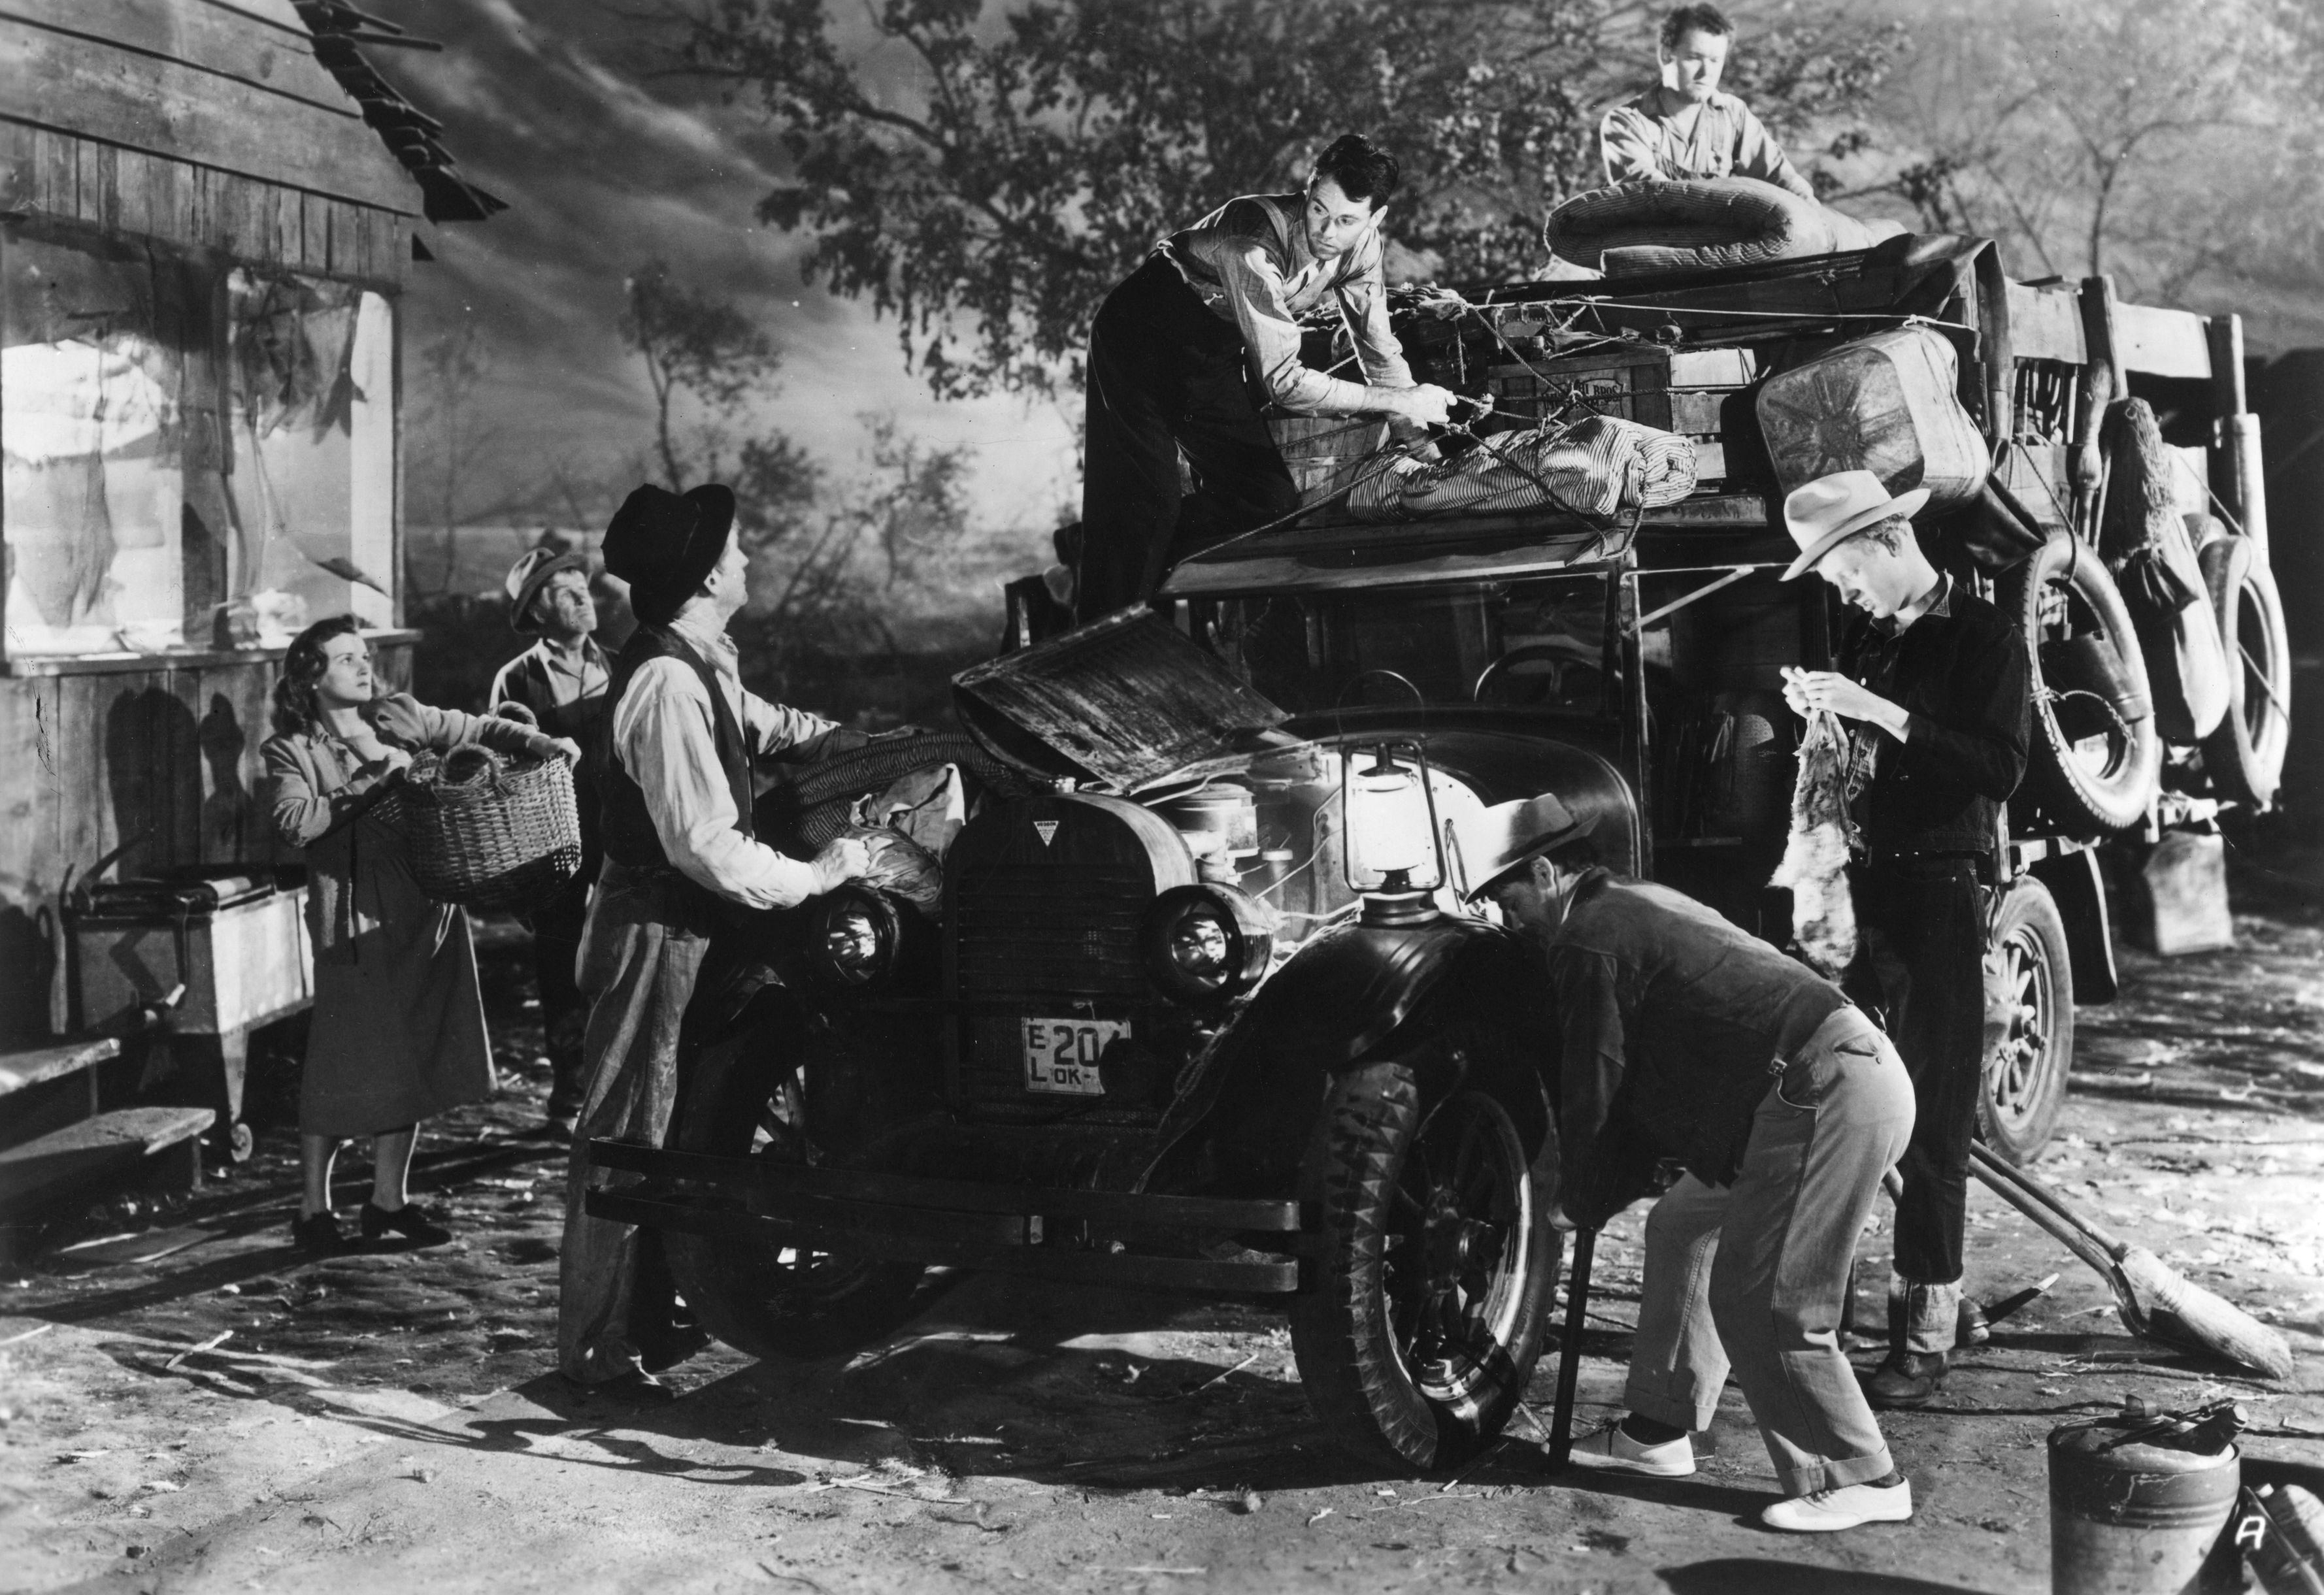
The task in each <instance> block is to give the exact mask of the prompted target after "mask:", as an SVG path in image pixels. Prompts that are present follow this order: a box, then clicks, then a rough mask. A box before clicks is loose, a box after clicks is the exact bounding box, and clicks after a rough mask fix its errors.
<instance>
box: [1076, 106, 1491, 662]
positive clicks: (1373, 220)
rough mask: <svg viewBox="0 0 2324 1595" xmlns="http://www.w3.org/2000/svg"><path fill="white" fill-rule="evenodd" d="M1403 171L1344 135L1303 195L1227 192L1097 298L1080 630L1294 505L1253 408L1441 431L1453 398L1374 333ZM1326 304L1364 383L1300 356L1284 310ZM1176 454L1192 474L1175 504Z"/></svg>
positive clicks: (1293, 317)
mask: <svg viewBox="0 0 2324 1595" xmlns="http://www.w3.org/2000/svg"><path fill="white" fill-rule="evenodd" d="M1401 175H1402V173H1401V169H1400V168H1398V166H1397V161H1396V158H1395V157H1394V156H1392V155H1389V154H1388V153H1387V152H1385V151H1382V150H1379V149H1376V148H1374V147H1373V145H1372V143H1371V141H1370V140H1369V139H1367V138H1365V137H1364V136H1363V135H1362V134H1352V133H1351V134H1345V135H1343V136H1342V137H1340V138H1338V139H1335V140H1333V143H1332V145H1331V147H1330V148H1328V149H1326V150H1325V151H1324V152H1323V154H1322V155H1321V156H1319V157H1318V158H1317V159H1316V161H1315V168H1314V171H1313V172H1312V173H1311V174H1310V175H1309V177H1308V179H1307V186H1306V188H1305V189H1304V190H1302V191H1301V192H1298V193H1295V194H1248V195H1245V196H1244V197H1243V198H1240V199H1231V200H1229V201H1228V202H1227V203H1226V204H1225V205H1224V206H1222V207H1220V208H1219V209H1217V210H1214V211H1213V212H1212V213H1211V214H1210V215H1208V216H1206V217H1203V219H1202V220H1200V221H1198V222H1196V223H1195V224H1194V226H1191V227H1188V228H1186V229H1185V230H1184V231H1183V232H1178V233H1174V234H1172V235H1170V236H1169V237H1167V238H1166V239H1164V240H1163V241H1162V242H1161V243H1160V244H1157V245H1156V246H1155V249H1154V253H1153V254H1150V255H1148V257H1147V259H1146V263H1145V264H1144V265H1142V266H1140V267H1139V269H1138V270H1137V271H1136V272H1132V273H1131V274H1130V277H1129V279H1128V280H1127V281H1123V282H1122V283H1121V284H1120V286H1119V287H1117V288H1116V289H1115V290H1113V291H1112V292H1111V293H1110V294H1108V295H1107V296H1106V300H1105V304H1104V305H1103V306H1102V308H1101V309H1099V311H1098V313H1097V319H1096V321H1095V322H1094V323H1093V325H1092V327H1091V328H1090V355H1089V428H1088V443H1087V451H1088V458H1087V463H1086V467H1085V471H1084V477H1083V486H1082V526H1083V533H1082V538H1083V541H1082V552H1081V563H1080V572H1079V580H1078V583H1077V586H1076V594H1075V603H1074V611H1075V613H1076V614H1077V615H1078V616H1079V617H1080V618H1081V619H1082V620H1083V621H1091V620H1094V619H1096V618H1097V617H1098V616H1099V615H1102V614H1106V613H1110V612H1111V611H1113V610H1116V609H1120V608H1121V607H1122V606H1123V605H1125V604H1136V603H1139V602H1141V601H1143V600H1144V599H1146V598H1148V597H1149V596H1151V595H1152V594H1153V592H1154V589H1155V588H1156V587H1157V585H1160V583H1161V580H1162V577H1163V575H1164V573H1165V572H1167V570H1168V569H1169V568H1170V567H1171V566H1173V565H1175V564H1176V563H1177V561H1178V560H1179V559H1181V558H1185V556H1186V555H1187V554H1189V553H1192V552H1194V551H1195V550H1197V549H1205V548H1208V547H1210V546H1212V545H1213V544H1214V543H1217V542H1220V541H1222V539H1226V538H1229V537H1231V536H1234V535H1235V534H1237V533H1239V532H1243V531H1248V530H1251V529H1252V528H1254V527H1258V526H1264V525H1266V524H1267V523H1268V522H1269V521H1274V520H1277V519H1278V518H1279V517H1281V516H1284V515H1287V514H1289V513H1291V512H1293V511H1295V510H1296V509H1297V508H1298V507H1299V492H1298V489H1297V488H1296V486H1295V485H1294V484H1293V483H1292V480H1291V473H1290V471H1289V470H1288V469H1287V468H1286V466H1284V463H1283V456H1282V455H1281V453H1280V452H1278V451H1277V448H1276V446H1275V442H1274V440H1273V438H1270V437H1269V436H1268V429H1267V423H1266V421H1264V420H1263V419H1260V417H1259V405H1260V404H1261V403H1263V402H1268V401H1272V402H1273V403H1275V404H1277V405H1279V406H1281V407H1282V408H1283V409H1284V410H1288V411H1290V412H1291V413H1293V414H1295V415H1362V414H1381V415H1388V416H1391V417H1394V418H1396V419H1397V421H1398V422H1399V423H1401V424H1403V425H1406V426H1438V425H1442V424H1443V422H1444V420H1445V419H1446V407H1447V406H1448V405H1450V404H1451V403H1452V394H1451V393H1449V392H1446V391H1445V390H1444V389H1443V388H1439V387H1434V386H1430V385H1427V384H1421V385H1417V386H1416V385H1415V384H1414V383H1413V380H1412V373H1411V371H1410V369H1409V368H1408V367H1406V364H1405V362H1404V351H1403V348H1402V346H1400V345H1399V344H1398V343H1397V338H1396V335H1395V334H1394V333H1392V332H1390V331H1389V330H1388V288H1387V283H1386V281H1385V280H1384V279H1383V277H1382V274H1381V266H1380V252H1381V244H1380V218H1381V216H1382V214H1383V211H1384V208H1385V207H1386V206H1387V204H1388V196H1389V195H1390V194H1392V193H1394V192H1395V191H1396V187H1397V180H1398V179H1399V178H1400V177H1401ZM1327 297H1328V298H1329V299H1331V300H1334V301H1336V303H1337V304H1338V306H1339V310H1340V318H1341V321H1342V324H1343V325H1344V326H1345V327H1346V328H1347V331H1348V335H1349V337H1351V339H1352V340H1353V341H1354V344H1355V354H1356V359H1357V362H1358V364H1360V366H1361V368H1362V372H1363V379H1364V380H1363V381H1361V382H1348V381H1346V380H1344V379H1342V378H1340V377H1335V376H1331V375H1328V374H1326V373H1323V372H1320V371H1314V370H1310V369H1308V368H1307V367H1305V366H1304V365H1302V364H1300V361H1299V339H1300V327H1299V323H1298V320H1297V318H1298V317H1299V316H1301V315H1302V314H1304V313H1305V312H1306V311H1308V310H1311V309H1314V308H1315V307H1316V306H1317V305H1319V304H1322V303H1323V302H1324V300H1326V298H1327ZM1255 387H1256V389H1258V390H1259V392H1257V393H1254V388H1255ZM1181 449H1184V450H1185V455H1186V458H1187V459H1188V460H1189V461H1190V462H1192V464H1193V466H1194V475H1195V487H1194V493H1192V494H1190V495H1188V496H1187V497H1186V499H1185V502H1183V503H1182V502H1180V500H1179V494H1178V454H1179V451H1180V450H1181Z"/></svg>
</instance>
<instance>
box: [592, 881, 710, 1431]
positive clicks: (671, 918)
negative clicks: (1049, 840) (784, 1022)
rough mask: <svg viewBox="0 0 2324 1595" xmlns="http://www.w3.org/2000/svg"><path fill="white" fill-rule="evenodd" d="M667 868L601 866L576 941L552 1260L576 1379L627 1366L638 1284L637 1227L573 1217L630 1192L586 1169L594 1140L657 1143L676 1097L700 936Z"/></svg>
mask: <svg viewBox="0 0 2324 1595" xmlns="http://www.w3.org/2000/svg"><path fill="white" fill-rule="evenodd" d="M675 890H676V889H675V888H674V887H673V886H672V884H671V877H670V872H669V871H650V870H636V869H632V868H630V867H629V866H626V865H623V864H618V863H615V862H613V861H611V860H608V861H606V864H605V868H604V874H603V876H602V877H601V878H600V880H599V883H598V889H597V896H596V899H595V902H593V903H592V904H591V905H590V909H589V924H588V929H587V930H586V933H585V934H584V936H583V939H582V945H581V970H580V974H581V981H580V986H581V994H582V995H583V996H584V997H586V999H587V1000H588V1001H589V1023H588V1028H586V1031H584V1033H583V1037H582V1048H583V1053H584V1056H586V1059H587V1064H588V1086H587V1094H586V1097H585V1099H584V1101H583V1102H582V1106H581V1124H580V1130H579V1133H578V1134H577V1135H576V1137H575V1140H574V1149H573V1159H572V1163H571V1165H570V1166H569V1168H568V1171H567V1176H566V1183H565V1241H564V1245H563V1248H562V1249H561V1251H560V1254H559V1256H558V1298H557V1360H558V1367H559V1368H561V1369H563V1370H564V1371H565V1372H566V1373H567V1375H569V1376H571V1377H572V1378H575V1379H577V1380H579V1381H580V1382H581V1383H583V1384H592V1385H594V1384H602V1383H604V1381H605V1380H608V1379H614V1378H621V1377H622V1375H623V1374H626V1373H631V1372H634V1371H637V1370H638V1369H640V1367H641V1364H640V1361H639V1357H638V1350H637V1347H636V1345H635V1344H634V1342H633V1341H632V1337H631V1326H630V1315H631V1307H632V1298H633V1296H634V1295H635V1293H636V1290H637V1285H638V1264H639V1257H638V1251H639V1239H638V1231H637V1226H635V1225H634V1224H624V1223H620V1222H615V1221H614V1220H612V1219H601V1218H595V1217H592V1216H591V1215H590V1214H588V1213H587V1212H584V1211H583V1210H582V1201H583V1196H584V1194H585V1193H586V1191H587V1190H589V1189H590V1188H591V1187H593V1186H594V1187H596V1188H600V1189H603V1188H605V1187H608V1186H619V1185H634V1184H636V1183H637V1177H638V1176H634V1175H615V1174H611V1173H608V1172H605V1171H603V1170H595V1169H591V1168H589V1167H588V1166H587V1165H586V1158H585V1157H584V1155H583V1151H582V1148H585V1147H586V1146H587V1144H588V1143H589V1141H590V1140H591V1139H599V1138H602V1139H608V1140H630V1141H639V1142H642V1143H643V1144H645V1145H647V1146H651V1147H659V1146H660V1145H661V1144H662V1141H663V1139H664V1137H665V1135H666V1134H667V1133H668V1131H669V1115H670V1109H671V1107H672V1106H673V1105H674V1103H675V1102H676V1101H677V1097H678V1033H679V1029H680V1027H681V1026H682V1025H683V1023H684V1021H685V1019H686V1005H687V1001H688V1000H690V999H691V998H692V997H693V995H694V981H695V976H696V973H698V972H699V971H700V969H701V967H702V957H703V954H704V953H705V952H706V951H707V950H708V949H709V945H710V939H709V937H707V936H703V935H701V934H699V933H698V932H696V931H692V930H688V929H685V928H682V921H683V919H684V914H683V912H682V911H681V909H680V908H679V907H678V902H677V899H676V895H675Z"/></svg>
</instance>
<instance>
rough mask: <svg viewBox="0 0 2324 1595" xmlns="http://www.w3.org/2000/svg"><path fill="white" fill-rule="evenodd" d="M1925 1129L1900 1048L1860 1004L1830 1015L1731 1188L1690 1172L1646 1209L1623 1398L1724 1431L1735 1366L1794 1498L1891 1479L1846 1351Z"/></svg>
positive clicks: (1774, 1096) (1660, 1417)
mask: <svg viewBox="0 0 2324 1595" xmlns="http://www.w3.org/2000/svg"><path fill="white" fill-rule="evenodd" d="M1912 1133H1913V1087H1912V1083H1911V1082H1910V1081H1909V1080H1907V1079H1906V1078H1905V1075H1904V1065H1903V1063H1902V1062H1901V1061H1900V1060H1899V1059H1898V1058H1897V1056H1896V1051H1895V1047H1893V1046H1890V1045H1889V1042H1888V1039H1887V1037H1885V1036H1883V1035H1881V1034H1880V1032H1879V1031H1878V1030H1877V1028H1874V1026H1873V1024H1872V1022H1871V1021H1870V1020H1869V1019H1866V1018H1865V1017H1864V1015H1863V1014H1862V1013H1860V1012H1859V1011H1858V1010H1855V1009H1853V1008H1845V1009H1842V1010H1840V1011H1839V1012H1838V1013H1835V1014H1833V1015H1832V1017H1831V1019H1827V1020H1826V1021H1825V1022H1824V1024H1823V1025H1822V1027H1821V1028H1819V1029H1818V1030H1817V1031H1816V1033H1815V1035H1814V1036H1813V1037H1811V1038H1810V1039H1809V1041H1808V1043H1807V1044H1806V1045H1805V1046H1803V1047H1802V1048H1801V1049H1800V1050H1799V1052H1798V1053H1797V1054H1795V1055H1794V1056H1793V1058H1792V1059H1791V1060H1790V1062H1789V1063H1788V1065H1786V1066H1785V1068H1784V1073H1783V1074H1782V1076H1781V1078H1780V1079H1778V1080H1777V1081H1776V1082H1775V1086H1774V1088H1773V1089H1771V1090H1770V1091H1769V1092H1768V1093H1767V1095H1766V1100H1765V1101H1763V1102H1761V1103H1760V1104H1759V1110H1758V1112H1757V1114H1756V1115H1755V1116H1754V1117H1753V1119H1752V1121H1751V1136H1750V1139H1749V1141H1748V1143H1747V1145H1746V1147H1745V1149H1744V1155H1743V1166H1742V1169H1741V1171H1740V1173H1739V1174H1738V1176H1737V1178H1736V1180H1735V1183H1734V1184H1733V1185H1729V1186H1726V1187H1724V1188H1722V1187H1720V1186H1716V1185H1707V1184H1705V1183H1704V1182H1703V1181H1701V1180H1699V1179H1697V1178H1695V1177H1694V1176H1692V1175H1688V1176H1685V1177H1684V1178H1683V1179H1681V1180H1680V1181H1679V1182H1678V1184H1676V1185H1673V1186H1672V1187H1671V1188H1670V1190H1669V1191H1668V1192H1667V1193H1665V1194H1664V1196H1663V1198H1662V1200H1661V1201H1659V1202H1657V1203H1655V1205H1654V1208H1653V1211H1651V1212H1649V1213H1648V1214H1647V1215H1646V1278H1645V1281H1644V1286H1643V1292H1642V1294H1643V1298H1644V1299H1643V1302H1642V1305H1641V1306H1640V1309H1639V1313H1638V1332H1637V1339H1636V1340H1635V1341H1633V1343H1632V1349H1631V1352H1630V1374H1629V1382H1628V1388H1627V1390H1626V1391H1625V1395H1624V1398H1625V1400H1626V1402H1627V1404H1628V1406H1629V1409H1630V1410H1631V1411H1632V1412H1635V1413H1637V1414H1639V1415H1641V1416H1644V1417H1649V1418H1653V1419H1654V1420H1655V1421H1656V1422H1658V1423H1665V1424H1683V1425H1684V1426H1685V1427H1687V1428H1689V1429H1692V1430H1701V1429H1707V1428H1709V1427H1710V1426H1711V1415H1712V1414H1713V1413H1715V1412H1716V1411H1717V1410H1718V1406H1719V1391H1720V1387H1721V1386H1722V1385H1723V1384H1725V1383H1726V1380H1727V1375H1728V1371H1729V1366H1730V1360H1731V1366H1732V1368H1733V1371H1734V1374H1735V1381H1736V1383H1737V1384H1738V1385H1740V1386H1741V1387H1742V1389H1743V1397H1744V1399H1745V1400H1746V1401H1748V1402H1749V1403H1750V1406H1751V1415H1752V1417H1753V1419H1754V1420H1755V1421H1757V1424H1758V1425H1759V1434H1760V1437H1761V1438H1762V1439H1763V1440H1764V1441H1765V1442H1766V1446H1767V1455H1768V1458H1769V1460H1770V1461H1773V1462H1774V1463H1775V1474H1776V1477H1777V1478H1778V1479H1779V1480H1781V1481H1782V1483H1783V1487H1784V1493H1785V1494H1787V1495H1805V1494H1807V1493H1809V1492H1810V1491H1812V1490H1818V1489H1834V1488H1837V1487H1839V1486H1842V1485H1849V1484H1862V1483H1864V1482H1866V1481H1867V1480H1874V1479H1878V1478H1880V1477H1882V1476H1883V1475H1884V1474H1886V1473H1887V1472H1888V1471H1889V1469H1890V1467H1891V1466H1892V1465H1893V1464H1892V1463H1891V1461H1890V1458H1889V1455H1888V1445H1887V1443H1886V1440H1884V1439H1883V1438H1882V1437H1881V1434H1880V1425H1879V1424H1878V1423H1877V1421H1876V1420H1875V1419H1874V1417H1873V1415H1872V1409H1871V1407H1870V1406H1867V1404H1866V1402H1865V1399H1864V1394H1863V1391H1862V1390H1861V1389H1860V1388H1858V1385H1857V1382H1856V1373H1855V1369H1852V1368H1851V1367H1850V1366H1849V1361H1848V1359H1847V1358H1845V1357H1843V1356H1842V1355H1840V1315H1841V1311H1842V1307H1843V1304H1844V1299H1845V1297H1846V1295H1847V1290H1848V1268H1849V1260H1850V1259H1851V1258H1853V1257H1854V1255H1855V1250H1856V1240H1857V1237H1858V1234H1859V1233H1861V1232H1862V1231H1863V1228H1864V1221H1865V1219H1866V1217H1867V1215H1868V1214H1869V1213H1870V1212H1871V1210H1872V1202H1873V1197H1874V1195H1875V1194H1876V1193H1877V1192H1878V1191H1879V1189H1880V1176H1881V1174H1882V1172H1883V1171H1884V1170H1886V1169H1887V1168H1888V1167H1890V1166H1892V1165H1894V1164H1895V1161H1896V1158H1897V1156H1898V1155H1899V1154H1900V1153H1901V1152H1903V1150H1904V1146H1905V1144H1906V1142H1907V1141H1908V1140H1910V1139H1911V1137H1912Z"/></svg>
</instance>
